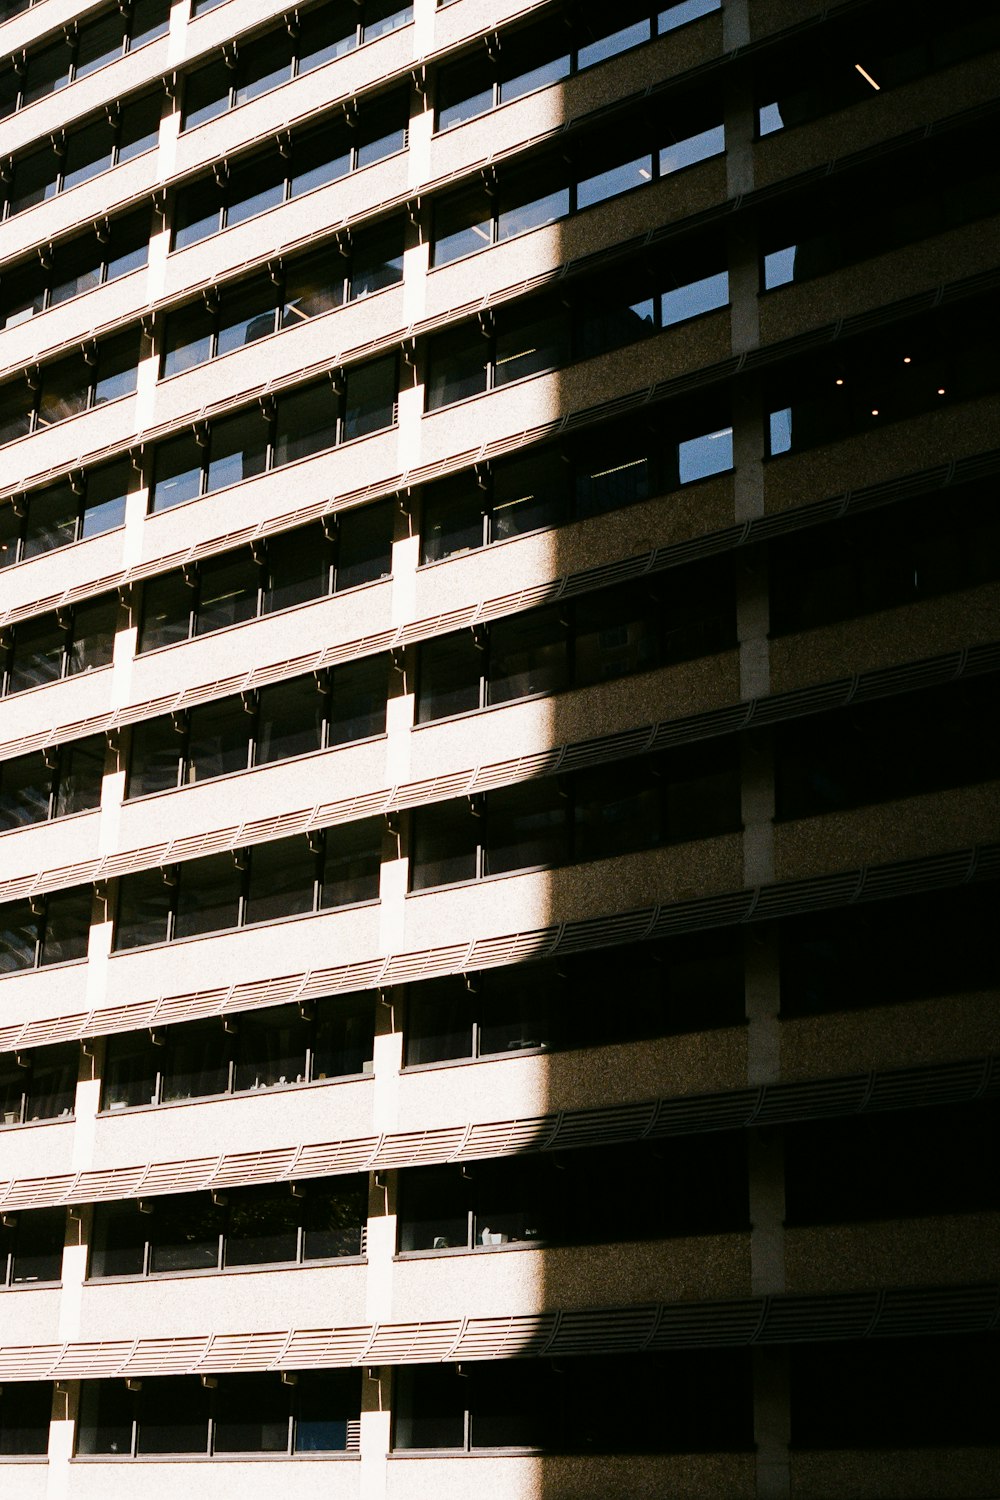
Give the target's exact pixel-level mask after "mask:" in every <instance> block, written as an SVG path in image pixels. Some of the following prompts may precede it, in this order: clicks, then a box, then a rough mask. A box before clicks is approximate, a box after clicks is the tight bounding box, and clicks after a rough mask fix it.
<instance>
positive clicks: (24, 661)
mask: <svg viewBox="0 0 1000 1500" xmlns="http://www.w3.org/2000/svg"><path fill="white" fill-rule="evenodd" d="M65 650H66V632H65V630H63V629H62V628H61V626H59V625H58V624H57V623H56V620H55V618H54V616H52V615H42V616H41V617H40V618H39V619H37V620H24V621H22V623H21V624H20V625H18V626H17V628H16V630H15V632H14V650H13V654H12V657H11V661H10V665H9V667H8V670H7V691H8V693H20V692H23V691H25V690H26V689H27V688H33V687H38V686H39V685H40V684H41V683H43V682H55V681H56V680H57V679H58V678H59V677H61V676H62V666H63V654H64V652H65Z"/></svg>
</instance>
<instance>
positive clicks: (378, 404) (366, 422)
mask: <svg viewBox="0 0 1000 1500" xmlns="http://www.w3.org/2000/svg"><path fill="white" fill-rule="evenodd" d="M395 420H396V358H395V355H390V356H389V357H388V358H386V359H379V360H374V361H373V362H372V363H371V364H370V365H358V366H356V367H355V368H354V369H351V370H348V372H347V395H346V398H345V403H344V441H345V442H348V441H349V440H350V439H351V438H358V437H364V436H365V434H366V433H369V432H379V431H380V430H381V429H382V428H383V427H391V426H392V425H393V423H394V422H395Z"/></svg>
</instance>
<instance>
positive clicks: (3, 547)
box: [0, 504, 22, 568]
mask: <svg viewBox="0 0 1000 1500" xmlns="http://www.w3.org/2000/svg"><path fill="white" fill-rule="evenodd" d="M21 531H22V521H21V518H20V516H19V515H17V513H16V512H15V510H14V507H13V505H10V504H6V505H5V504H0V568H9V567H12V566H13V564H14V563H16V562H20V560H21V559H20V555H19V554H20V548H21Z"/></svg>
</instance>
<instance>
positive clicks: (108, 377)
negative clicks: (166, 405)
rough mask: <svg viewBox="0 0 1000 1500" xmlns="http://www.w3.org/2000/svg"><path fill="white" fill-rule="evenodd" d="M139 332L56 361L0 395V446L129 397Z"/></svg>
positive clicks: (133, 375) (118, 336)
mask: <svg viewBox="0 0 1000 1500" xmlns="http://www.w3.org/2000/svg"><path fill="white" fill-rule="evenodd" d="M140 352H141V351H140V338H139V334H138V332H137V331H135V332H133V331H129V332H127V333H123V334H117V335H115V336H114V337H112V338H109V339H104V340H103V341H102V342H101V344H100V345H95V344H88V345H86V346H85V347H84V349H83V350H82V351H81V352H80V353H79V354H73V355H70V356H69V357H66V358H63V359H59V360H54V361H53V363H52V364H50V365H45V366H43V368H42V370H41V372H40V374H38V372H37V371H36V373H35V376H34V377H33V381H34V383H33V384H29V382H28V380H27V379H26V378H22V379H21V380H19V381H16V382H11V383H10V384H9V385H7V386H5V387H3V388H2V389H0V444H2V443H11V442H14V441H15V440H16V439H17V438H20V437H25V436H27V434H28V433H29V432H38V431H41V429H42V428H44V427H51V426H53V425H54V424H55V423H56V422H63V421H65V420H66V419H67V418H68V417H75V416H78V415H79V414H80V413H81V412H84V411H88V410H89V409H91V408H93V407H95V406H103V404H104V403H105V402H106V401H115V400H117V399H118V397H119V396H129V395H131V394H132V393H133V391H134V390H135V386H136V376H137V372H138V365H139V357H140Z"/></svg>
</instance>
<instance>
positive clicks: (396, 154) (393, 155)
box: [57, 0, 410, 261]
mask: <svg viewBox="0 0 1000 1500" xmlns="http://www.w3.org/2000/svg"><path fill="white" fill-rule="evenodd" d="M224 3H225V0H224ZM402 29H403V28H402V27H400V30H401V31H402ZM390 35H392V33H391V32H390ZM376 40H377V41H381V40H382V38H381V37H377V38H376ZM340 60H341V59H340V58H334V61H335V62H340ZM317 71H319V70H318V69H317ZM262 97H263V96H262ZM248 102H249V103H251V104H252V103H253V102H254V101H253V100H249V101H248ZM239 107H240V108H241V109H242V108H243V107H244V106H243V105H240V106H239ZM219 118H220V119H221V118H223V117H222V116H221V115H220V117H219ZM216 123H217V121H215V120H206V121H205V125H197V126H195V129H196V130H204V129H205V128H206V127H207V126H208V125H215V124H216ZM312 123H314V124H315V123H319V124H323V123H324V121H323V120H320V121H318V122H317V121H315V120H313V121H312ZM273 135H274V131H273V130H271V131H265V133H264V136H262V137H261V138H260V140H259V141H258V142H257V144H260V143H261V141H263V140H265V139H271V138H273ZM409 149H410V148H409V143H407V145H405V146H403V147H401V149H400V150H399V151H390V152H389V154H388V155H387V156H380V157H379V159H378V161H373V162H368V164H367V165H366V166H363V167H356V168H355V169H354V171H353V172H345V173H344V175H343V176H342V177H336V178H334V180H333V182H321V183H320V185H319V186H318V187H314V188H310V189H309V192H308V193H299V194H297V196H296V197H294V198H285V199H283V201H282V202H281V203H275V204H273V205H272V206H271V207H270V208H262V209H261V211H260V213H259V214H251V215H250V216H249V217H248V218H246V219H241V220H240V222H239V223H238V224H227V225H226V227H225V229H216V230H213V232H212V233H211V234H206V235H204V236H203V237H202V238H201V239H200V240H192V241H191V243H190V245H174V246H171V248H170V250H169V251H168V253H167V259H168V261H169V259H170V257H171V256H174V255H183V254H184V252H185V251H186V250H196V249H197V248H198V246H199V245H207V244H208V242H209V240H219V239H221V238H222V236H223V235H226V234H231V233H235V232H236V230H237V229H242V228H243V226H244V224H254V223H258V222H259V221H260V220H261V219H263V218H264V217H265V215H267V214H276V213H280V212H281V210H282V209H283V208H288V207H289V205H290V204H292V203H305V201H306V200H307V199H308V198H311V197H312V196H313V195H314V194H315V193H322V192H323V191H324V190H325V189H326V188H334V187H339V186H340V185H341V183H344V182H354V181H355V179H356V178H358V177H360V176H361V174H362V172H371V171H373V170H374V169H375V168H376V167H380V166H381V165H382V163H383V162H387V161H397V160H398V159H399V158H400V157H404V156H405V155H406V154H407V152H408V151H409ZM251 154H252V153H251V152H247V155H248V156H249V155H251ZM197 180H198V179H197V178H192V179H191V181H192V183H194V182H197ZM184 185H185V186H188V185H189V184H187V183H185V184H184ZM57 196H58V195H57ZM309 243H310V244H311V243H312V240H311V238H310V240H309Z"/></svg>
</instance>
